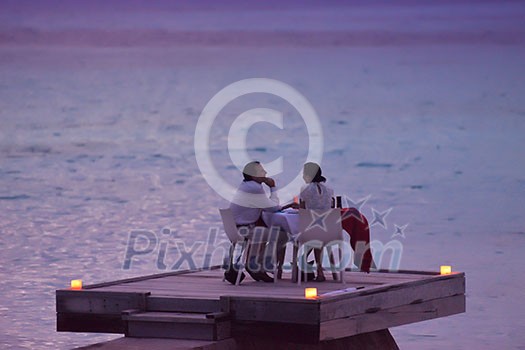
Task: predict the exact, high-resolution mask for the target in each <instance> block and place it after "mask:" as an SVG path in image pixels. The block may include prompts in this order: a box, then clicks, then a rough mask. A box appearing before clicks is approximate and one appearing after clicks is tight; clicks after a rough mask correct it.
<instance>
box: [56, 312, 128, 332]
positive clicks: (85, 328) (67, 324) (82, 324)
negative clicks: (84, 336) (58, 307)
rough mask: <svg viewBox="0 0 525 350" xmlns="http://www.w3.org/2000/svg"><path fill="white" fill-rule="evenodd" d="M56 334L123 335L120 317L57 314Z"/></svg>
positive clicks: (122, 324) (122, 323)
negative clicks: (90, 333) (91, 333)
mask: <svg viewBox="0 0 525 350" xmlns="http://www.w3.org/2000/svg"><path fill="white" fill-rule="evenodd" d="M57 332H94V333H120V334H124V332H125V325H124V321H122V319H121V316H120V315H99V314H82V313H61V312H59V313H57Z"/></svg>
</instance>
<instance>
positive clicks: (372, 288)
mask: <svg viewBox="0 0 525 350" xmlns="http://www.w3.org/2000/svg"><path fill="white" fill-rule="evenodd" d="M451 279H459V280H464V279H465V274H464V273H457V274H453V275H443V276H430V277H429V278H425V279H418V280H413V281H409V282H401V283H399V282H397V283H396V282H392V281H390V282H389V283H385V284H383V285H376V286H370V287H367V288H364V289H362V290H360V291H358V292H357V293H352V294H351V297H353V298H358V297H361V296H363V295H368V294H373V293H377V292H380V291H383V290H392V289H395V288H406V287H409V286H420V285H424V284H427V283H431V282H435V281H440V280H451ZM347 298H348V296H347V295H337V296H333V297H332V296H331V297H329V298H326V299H325V301H326V302H328V301H330V302H335V301H337V300H343V299H347Z"/></svg>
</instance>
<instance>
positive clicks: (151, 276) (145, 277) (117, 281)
mask: <svg viewBox="0 0 525 350" xmlns="http://www.w3.org/2000/svg"><path fill="white" fill-rule="evenodd" d="M219 269H221V265H215V266H211V267H210V268H209V269H202V268H201V269H197V270H181V271H170V272H163V273H159V274H154V275H147V276H137V277H131V278H125V279H121V280H116V281H108V282H102V283H95V284H90V285H86V286H84V287H83V289H94V288H100V287H107V286H112V285H115V284H122V283H129V282H135V281H144V280H149V279H155V278H162V277H168V276H178V275H185V274H190V273H197V272H200V271H206V270H210V271H214V270H219Z"/></svg>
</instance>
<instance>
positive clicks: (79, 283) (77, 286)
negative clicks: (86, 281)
mask: <svg viewBox="0 0 525 350" xmlns="http://www.w3.org/2000/svg"><path fill="white" fill-rule="evenodd" d="M71 289H82V280H71Z"/></svg>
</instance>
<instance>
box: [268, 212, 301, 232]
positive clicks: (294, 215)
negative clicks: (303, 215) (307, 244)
mask: <svg viewBox="0 0 525 350" xmlns="http://www.w3.org/2000/svg"><path fill="white" fill-rule="evenodd" d="M262 218H263V220H264V223H265V224H266V225H267V226H268V227H272V226H278V227H280V228H282V229H283V230H284V231H285V232H288V233H289V234H290V237H291V238H295V237H296V236H297V235H298V234H299V210H297V209H285V210H283V211H277V212H274V213H271V212H267V211H263V213H262Z"/></svg>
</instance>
